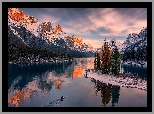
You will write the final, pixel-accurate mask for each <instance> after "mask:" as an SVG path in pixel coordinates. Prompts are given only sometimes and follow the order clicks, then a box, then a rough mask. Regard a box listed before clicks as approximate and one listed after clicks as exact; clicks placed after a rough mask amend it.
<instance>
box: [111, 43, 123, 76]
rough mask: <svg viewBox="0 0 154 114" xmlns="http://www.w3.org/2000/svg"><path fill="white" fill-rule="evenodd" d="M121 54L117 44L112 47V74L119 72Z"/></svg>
mask: <svg viewBox="0 0 154 114" xmlns="http://www.w3.org/2000/svg"><path fill="white" fill-rule="evenodd" d="M120 63H121V55H120V53H119V51H118V48H117V46H114V48H113V49H112V74H115V75H117V74H118V73H119V72H120Z"/></svg>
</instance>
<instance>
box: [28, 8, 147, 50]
mask: <svg viewBox="0 0 154 114" xmlns="http://www.w3.org/2000/svg"><path fill="white" fill-rule="evenodd" d="M29 11H30V10H29ZM32 12H33V13H34V12H35V14H37V17H36V18H38V19H39V20H40V21H45V20H48V21H50V22H51V24H52V26H53V27H54V28H55V26H57V25H58V24H60V25H61V26H62V29H63V31H64V32H66V33H67V35H68V36H72V35H76V36H77V37H81V38H82V39H83V40H85V41H86V42H88V41H89V43H90V44H91V45H92V46H93V47H98V46H101V45H102V44H101V43H100V40H102V39H104V38H107V39H113V38H115V39H118V40H120V41H121V42H123V41H124V40H126V38H127V36H128V34H130V33H139V32H140V31H141V29H142V28H143V27H147V10H146V8H38V12H37V9H34V10H33V11H32ZM36 12H37V13H36ZM26 13H27V12H26Z"/></svg>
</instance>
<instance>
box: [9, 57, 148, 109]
mask: <svg viewBox="0 0 154 114" xmlns="http://www.w3.org/2000/svg"><path fill="white" fill-rule="evenodd" d="M93 61H94V58H75V59H74V60H73V62H63V63H31V64H26V63H25V64H9V65H8V66H9V67H8V106H11V107H12V106H18V107H44V106H45V107H104V106H105V107H146V106H147V91H145V90H140V89H137V88H126V87H119V86H107V87H99V86H97V85H96V80H95V79H91V78H86V77H85V76H84V74H85V70H87V69H93V68H94V66H93ZM122 68H123V69H124V72H132V73H136V74H137V75H138V76H141V77H144V78H146V77H147V75H146V68H140V67H130V66H126V65H122ZM61 96H64V97H65V98H64V99H63V100H60V98H61Z"/></svg>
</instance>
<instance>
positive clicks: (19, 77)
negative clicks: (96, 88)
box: [8, 58, 93, 107]
mask: <svg viewBox="0 0 154 114" xmlns="http://www.w3.org/2000/svg"><path fill="white" fill-rule="evenodd" d="M89 61H92V59H91V58H88V59H83V58H77V59H76V60H75V62H73V63H72V62H63V63H33V64H28V63H25V64H9V65H8V67H9V68H8V85H9V86H8V104H9V106H16V107H17V106H20V104H22V103H24V102H26V100H28V99H29V98H33V96H34V95H35V96H36V95H38V94H40V93H44V94H45V93H49V92H50V91H51V89H52V88H53V86H54V87H55V88H56V89H58V90H60V89H61V88H62V84H63V83H64V82H65V79H66V78H72V79H76V78H80V77H82V76H83V74H84V71H85V70H86V69H87V68H92V66H93V64H89V63H88V62H89Z"/></svg>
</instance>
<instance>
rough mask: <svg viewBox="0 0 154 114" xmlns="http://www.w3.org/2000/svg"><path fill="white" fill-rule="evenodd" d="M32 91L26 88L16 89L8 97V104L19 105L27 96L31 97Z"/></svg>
mask: <svg viewBox="0 0 154 114" xmlns="http://www.w3.org/2000/svg"><path fill="white" fill-rule="evenodd" d="M30 95H31V93H30V92H29V91H24V90H16V92H15V93H14V94H13V95H12V96H11V97H9V98H8V104H9V105H13V106H18V105H19V104H20V102H23V101H24V100H25V99H26V98H29V97H30Z"/></svg>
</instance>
